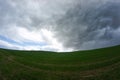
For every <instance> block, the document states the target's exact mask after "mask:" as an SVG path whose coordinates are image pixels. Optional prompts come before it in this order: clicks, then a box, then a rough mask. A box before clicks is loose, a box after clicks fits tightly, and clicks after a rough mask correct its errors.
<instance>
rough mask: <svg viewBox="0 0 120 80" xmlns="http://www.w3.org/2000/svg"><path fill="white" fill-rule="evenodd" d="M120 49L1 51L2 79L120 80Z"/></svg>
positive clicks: (116, 47) (0, 69) (0, 70)
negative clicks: (59, 51)
mask: <svg viewBox="0 0 120 80" xmlns="http://www.w3.org/2000/svg"><path fill="white" fill-rule="evenodd" d="M119 75H120V46H115V47H109V48H103V49H96V50H88V51H76V52H69V53H64V52H63V53H55V52H45V51H17V50H6V49H0V80H120V76H119Z"/></svg>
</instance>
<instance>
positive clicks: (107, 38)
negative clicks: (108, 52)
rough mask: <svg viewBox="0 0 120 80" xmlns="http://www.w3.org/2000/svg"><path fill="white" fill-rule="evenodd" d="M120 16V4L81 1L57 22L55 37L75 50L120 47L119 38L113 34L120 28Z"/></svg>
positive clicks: (92, 0) (114, 2)
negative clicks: (118, 45) (119, 45)
mask: <svg viewBox="0 0 120 80" xmlns="http://www.w3.org/2000/svg"><path fill="white" fill-rule="evenodd" d="M119 13H120V2H119V1H114V0H89V1H85V0H81V1H79V2H78V4H77V5H74V7H73V8H71V9H69V10H68V11H67V12H66V14H65V15H64V16H62V18H60V19H59V20H57V21H56V23H57V24H56V28H55V32H56V37H57V38H58V40H59V41H60V42H62V43H63V45H64V46H65V47H67V48H74V49H75V50H80V49H94V48H100V47H107V46H112V45H117V44H120V42H119V40H120V35H119V36H117V37H115V36H116V35H115V34H114V32H115V31H117V30H118V29H119V28H120V14H119ZM118 37H119V38H118Z"/></svg>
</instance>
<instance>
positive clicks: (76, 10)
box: [0, 0, 120, 51]
mask: <svg viewBox="0 0 120 80" xmlns="http://www.w3.org/2000/svg"><path fill="white" fill-rule="evenodd" d="M0 12H1V13H0V47H3V48H10V49H20V50H52V51H73V50H86V49H95V48H101V47H108V46H113V45H118V44H120V42H119V41H120V35H119V33H120V14H119V13H120V1H119V0H116V1H114V0H89V1H86V0H76V1H74V0H44V1H43V0H29V1H27V0H0Z"/></svg>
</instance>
